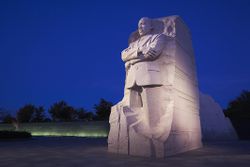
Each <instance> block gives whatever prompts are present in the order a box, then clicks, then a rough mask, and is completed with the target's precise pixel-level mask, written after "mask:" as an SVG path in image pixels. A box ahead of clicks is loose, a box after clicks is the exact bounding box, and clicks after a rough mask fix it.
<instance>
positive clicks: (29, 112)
mask: <svg viewBox="0 0 250 167" xmlns="http://www.w3.org/2000/svg"><path fill="white" fill-rule="evenodd" d="M35 112H36V107H35V106H34V105H32V104H27V105H25V106H24V107H21V108H20V109H19V110H18V112H17V120H18V121H19V122H31V120H32V116H33V114H34V113H35Z"/></svg>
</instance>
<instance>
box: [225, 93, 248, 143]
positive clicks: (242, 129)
mask: <svg viewBox="0 0 250 167" xmlns="http://www.w3.org/2000/svg"><path fill="white" fill-rule="evenodd" d="M224 112H225V115H226V116H227V117H229V119H230V120H231V122H232V124H233V126H234V128H235V130H236V132H237V134H238V136H239V138H240V139H243V140H245V139H247V140H249V139H250V130H249V129H250V92H249V91H246V90H244V91H242V93H241V94H240V96H238V97H237V98H236V99H235V100H233V101H231V102H230V103H229V105H228V107H227V109H226V110H225V111H224Z"/></svg>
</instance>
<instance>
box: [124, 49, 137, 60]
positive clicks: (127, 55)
mask: <svg viewBox="0 0 250 167" xmlns="http://www.w3.org/2000/svg"><path fill="white" fill-rule="evenodd" d="M121 55H122V60H123V61H124V62H127V61H129V60H132V59H136V58H138V57H137V48H134V47H131V46H130V47H128V48H126V49H124V50H123V51H122V53H121Z"/></svg>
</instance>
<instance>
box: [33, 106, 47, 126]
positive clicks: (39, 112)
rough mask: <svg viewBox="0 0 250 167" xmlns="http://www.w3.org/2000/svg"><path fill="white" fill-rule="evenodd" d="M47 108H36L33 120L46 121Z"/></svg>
mask: <svg viewBox="0 0 250 167" xmlns="http://www.w3.org/2000/svg"><path fill="white" fill-rule="evenodd" d="M45 119H46V118H45V109H44V107H43V106H39V107H37V108H35V112H34V113H33V116H32V120H31V122H44V121H45Z"/></svg>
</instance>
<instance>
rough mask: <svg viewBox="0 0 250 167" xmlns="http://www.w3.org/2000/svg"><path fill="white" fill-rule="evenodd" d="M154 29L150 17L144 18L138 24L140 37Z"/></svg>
mask: <svg viewBox="0 0 250 167" xmlns="http://www.w3.org/2000/svg"><path fill="white" fill-rule="evenodd" d="M152 29H153V26H152V20H151V19H150V18H148V17H143V18H141V19H140V20H139V23H138V32H139V34H140V36H143V35H146V34H148V33H149V32H150V31H151V30H152Z"/></svg>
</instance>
